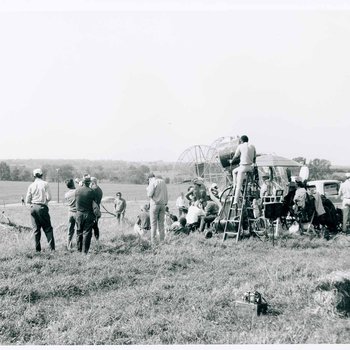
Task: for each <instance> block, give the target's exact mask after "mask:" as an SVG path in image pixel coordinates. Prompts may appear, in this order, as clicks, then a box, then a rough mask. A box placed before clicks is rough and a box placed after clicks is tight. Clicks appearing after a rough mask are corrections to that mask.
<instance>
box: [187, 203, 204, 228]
mask: <svg viewBox="0 0 350 350" xmlns="http://www.w3.org/2000/svg"><path fill="white" fill-rule="evenodd" d="M204 215H205V212H204V210H203V209H201V208H198V207H197V206H195V205H191V206H190V207H189V208H188V213H187V215H186V221H187V223H188V224H194V223H196V222H198V221H199V218H200V217H201V216H204Z"/></svg>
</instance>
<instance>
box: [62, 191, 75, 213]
mask: <svg viewBox="0 0 350 350" xmlns="http://www.w3.org/2000/svg"><path fill="white" fill-rule="evenodd" d="M75 191H76V189H75V188H74V189H71V190H69V191H68V192H66V193H65V194H64V199H65V200H66V203H67V204H68V205H69V211H71V212H76V211H77V206H76V202H77V200H76V198H75Z"/></svg>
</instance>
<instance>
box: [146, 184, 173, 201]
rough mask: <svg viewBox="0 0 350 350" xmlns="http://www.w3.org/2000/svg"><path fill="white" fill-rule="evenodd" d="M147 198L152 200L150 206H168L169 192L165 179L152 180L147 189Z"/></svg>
mask: <svg viewBox="0 0 350 350" xmlns="http://www.w3.org/2000/svg"><path fill="white" fill-rule="evenodd" d="M147 196H148V197H149V198H150V204H153V205H154V204H156V205H158V204H161V205H167V204H168V190H167V187H166V183H165V181H164V180H163V179H157V178H150V183H149V185H148V187H147Z"/></svg>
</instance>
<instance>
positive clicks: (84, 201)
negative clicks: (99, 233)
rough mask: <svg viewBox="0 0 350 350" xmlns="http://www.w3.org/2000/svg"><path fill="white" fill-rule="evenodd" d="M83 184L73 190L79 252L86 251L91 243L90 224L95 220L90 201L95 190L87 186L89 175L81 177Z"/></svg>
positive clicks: (94, 198) (89, 181)
mask: <svg viewBox="0 0 350 350" xmlns="http://www.w3.org/2000/svg"><path fill="white" fill-rule="evenodd" d="M82 182H83V186H82V187H79V188H77V190H76V192H75V198H76V206H77V219H76V220H77V248H78V251H79V252H84V253H85V254H87V253H88V251H89V248H90V243H91V236H92V226H93V225H94V221H95V214H94V211H93V208H92V202H93V201H96V196H95V192H94V191H93V190H92V189H91V188H90V187H89V186H90V183H91V178H90V175H88V174H86V175H84V177H83V180H82Z"/></svg>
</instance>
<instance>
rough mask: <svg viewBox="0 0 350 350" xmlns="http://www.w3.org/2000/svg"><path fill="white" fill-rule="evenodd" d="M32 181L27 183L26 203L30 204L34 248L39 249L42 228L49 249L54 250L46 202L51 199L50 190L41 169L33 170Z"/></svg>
mask: <svg viewBox="0 0 350 350" xmlns="http://www.w3.org/2000/svg"><path fill="white" fill-rule="evenodd" d="M33 176H34V182H33V183H32V184H31V185H29V187H28V191H27V196H26V203H27V204H28V205H30V215H31V220H32V225H33V231H34V238H35V250H36V251H37V252H40V251H41V244H40V239H41V229H43V230H44V232H45V235H46V238H47V241H48V242H49V245H50V248H51V250H55V239H54V236H53V228H52V226H51V219H50V215H49V208H48V206H47V204H48V202H49V201H50V200H51V198H52V196H51V191H50V187H49V184H48V183H47V182H46V181H44V180H42V176H43V172H42V170H41V169H35V170H33Z"/></svg>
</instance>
